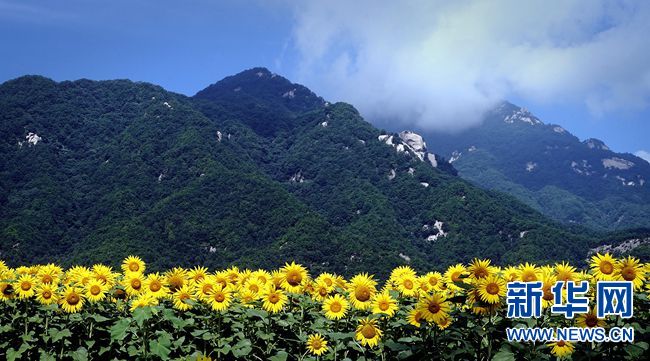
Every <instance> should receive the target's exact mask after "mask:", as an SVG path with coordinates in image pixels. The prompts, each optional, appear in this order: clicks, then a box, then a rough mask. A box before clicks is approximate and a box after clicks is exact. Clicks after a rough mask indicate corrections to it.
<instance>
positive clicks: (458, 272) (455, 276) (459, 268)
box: [445, 263, 467, 291]
mask: <svg viewBox="0 0 650 361" xmlns="http://www.w3.org/2000/svg"><path fill="white" fill-rule="evenodd" d="M466 274H467V269H466V268H465V266H463V265H462V264H460V263H458V264H456V265H453V266H451V267H449V268H448V269H447V272H445V283H446V285H447V288H448V289H449V290H452V291H458V290H460V289H461V288H460V287H458V286H457V285H456V283H457V282H463V278H462V277H463V276H464V275H466Z"/></svg>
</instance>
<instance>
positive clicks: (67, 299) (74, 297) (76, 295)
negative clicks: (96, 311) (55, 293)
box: [59, 286, 84, 313]
mask: <svg viewBox="0 0 650 361" xmlns="http://www.w3.org/2000/svg"><path fill="white" fill-rule="evenodd" d="M59 303H60V304H61V308H63V310H64V311H65V312H67V313H75V312H79V311H80V310H81V308H82V307H83V305H84V296H83V293H82V292H81V291H80V290H79V289H78V288H76V287H72V286H66V287H65V289H64V290H63V294H62V297H61V298H60V299H59Z"/></svg>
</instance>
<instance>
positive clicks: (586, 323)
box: [576, 309, 605, 328]
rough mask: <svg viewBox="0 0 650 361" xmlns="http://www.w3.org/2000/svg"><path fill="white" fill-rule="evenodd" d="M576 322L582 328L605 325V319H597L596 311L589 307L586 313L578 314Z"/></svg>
mask: <svg viewBox="0 0 650 361" xmlns="http://www.w3.org/2000/svg"><path fill="white" fill-rule="evenodd" d="M576 324H577V325H578V326H579V327H584V328H592V327H605V320H602V319H599V318H598V317H597V316H596V311H595V310H593V309H591V310H589V312H587V313H583V314H580V315H578V317H577V318H576Z"/></svg>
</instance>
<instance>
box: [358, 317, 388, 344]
mask: <svg viewBox="0 0 650 361" xmlns="http://www.w3.org/2000/svg"><path fill="white" fill-rule="evenodd" d="M381 335H382V332H381V330H380V329H379V328H377V320H373V319H370V318H362V319H360V320H359V325H358V326H357V330H356V333H355V338H356V339H357V341H359V342H360V343H361V345H363V346H369V347H375V346H377V344H378V343H379V339H380V338H381Z"/></svg>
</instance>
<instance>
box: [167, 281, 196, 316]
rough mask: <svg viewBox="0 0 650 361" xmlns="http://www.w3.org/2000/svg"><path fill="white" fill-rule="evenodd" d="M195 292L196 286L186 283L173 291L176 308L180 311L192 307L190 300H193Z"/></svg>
mask: <svg viewBox="0 0 650 361" xmlns="http://www.w3.org/2000/svg"><path fill="white" fill-rule="evenodd" d="M193 294H194V288H193V287H192V286H190V285H184V286H182V287H181V288H179V289H177V290H176V291H175V292H174V293H172V302H173V303H174V308H175V309H177V310H179V311H187V310H189V309H190V308H192V304H191V303H190V301H193V300H192V295H193Z"/></svg>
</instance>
